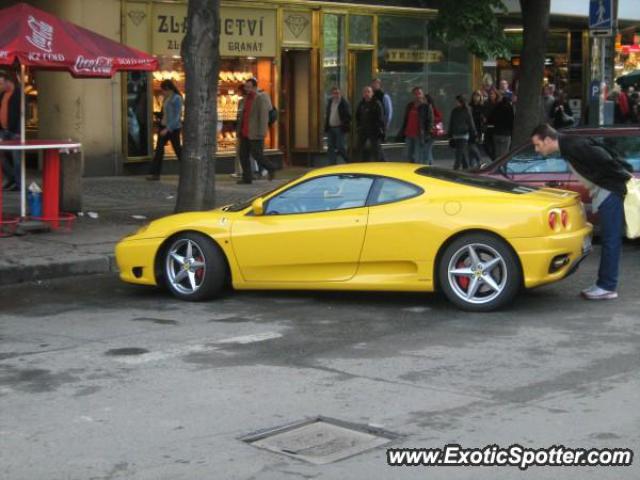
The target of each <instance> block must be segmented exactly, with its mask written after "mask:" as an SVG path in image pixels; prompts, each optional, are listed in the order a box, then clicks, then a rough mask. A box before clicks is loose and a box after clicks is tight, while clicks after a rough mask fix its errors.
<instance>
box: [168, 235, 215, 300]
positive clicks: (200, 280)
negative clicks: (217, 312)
mask: <svg viewBox="0 0 640 480" xmlns="http://www.w3.org/2000/svg"><path fill="white" fill-rule="evenodd" d="M163 273H164V275H163V278H164V281H165V284H166V286H167V287H168V288H169V290H170V291H171V293H172V294H173V295H174V296H176V297H178V298H180V299H181V300H190V301H198V300H206V299H209V298H212V297H213V296H215V295H216V294H218V293H219V292H220V291H221V290H222V288H223V287H224V285H225V281H226V275H227V269H226V262H225V260H224V257H223V254H222V252H220V250H219V249H218V247H217V246H216V245H214V243H213V241H212V240H210V239H209V238H207V237H206V236H204V235H202V234H199V233H193V232H187V233H183V234H179V235H177V236H175V237H174V238H172V239H171V241H170V242H169V244H168V245H167V247H166V249H165V250H164V272H163Z"/></svg>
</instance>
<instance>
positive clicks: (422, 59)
mask: <svg viewBox="0 0 640 480" xmlns="http://www.w3.org/2000/svg"><path fill="white" fill-rule="evenodd" d="M378 38H379V42H378V43H379V48H378V52H377V55H378V75H377V76H378V77H380V79H381V80H382V89H383V90H384V91H385V92H386V93H388V94H389V96H390V97H391V101H392V102H393V117H392V119H391V126H390V127H389V132H388V133H391V134H393V135H395V134H396V133H397V132H398V131H399V130H400V127H401V126H402V122H403V120H404V119H403V114H404V108H405V106H406V105H407V103H409V102H410V101H411V100H412V99H413V97H412V95H411V89H412V88H413V87H416V86H419V87H422V89H423V90H424V92H425V93H429V94H430V95H431V97H432V98H433V100H434V102H435V105H436V108H437V109H438V110H439V111H440V113H441V114H442V116H443V122H444V125H445V128H446V125H447V122H448V121H449V115H450V113H451V110H452V109H453V107H454V106H455V98H456V95H458V94H460V93H468V92H470V91H471V86H472V77H471V70H472V69H471V55H470V54H469V52H468V50H467V49H466V48H465V46H464V45H462V44H460V43H451V42H448V43H445V42H442V41H440V40H438V39H436V38H435V36H434V35H433V34H432V33H431V30H430V28H429V21H428V20H427V19H426V18H420V17H404V16H396V15H380V16H379V17H378ZM391 140H393V138H391Z"/></svg>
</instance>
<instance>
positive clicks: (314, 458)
mask: <svg viewBox="0 0 640 480" xmlns="http://www.w3.org/2000/svg"><path fill="white" fill-rule="evenodd" d="M398 437H399V436H398V435H396V434H394V433H391V432H387V431H384V430H381V429H377V428H373V427H370V426H367V425H356V424H352V423H347V422H343V421H341V420H335V419H331V418H327V417H315V418H313V419H309V420H303V421H301V422H296V423H292V424H289V425H285V426H281V427H276V428H272V429H269V430H264V431H261V432H256V433H253V434H250V435H247V436H245V437H242V438H241V439H240V440H242V441H244V442H247V443H249V444H251V445H253V446H255V447H259V448H264V449H266V450H270V451H272V452H275V453H280V454H284V455H288V456H290V457H294V458H298V459H300V460H304V461H306V462H310V463H314V464H316V465H323V464H326V463H332V462H337V461H338V460H342V459H345V458H348V457H352V456H354V455H357V454H359V453H362V452H364V451H366V450H370V449H372V448H376V447H380V446H382V445H385V444H387V443H389V442H391V441H393V440H395V439H396V438H398Z"/></svg>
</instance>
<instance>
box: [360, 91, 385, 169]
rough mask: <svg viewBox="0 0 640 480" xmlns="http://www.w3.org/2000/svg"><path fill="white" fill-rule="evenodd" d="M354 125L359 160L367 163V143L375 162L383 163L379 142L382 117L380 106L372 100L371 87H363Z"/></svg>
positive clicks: (382, 125)
mask: <svg viewBox="0 0 640 480" xmlns="http://www.w3.org/2000/svg"><path fill="white" fill-rule="evenodd" d="M356 124H357V129H358V145H357V146H356V150H358V151H359V152H360V159H361V161H363V162H368V161H369V151H368V149H367V148H366V146H367V143H369V144H370V146H371V150H373V158H374V160H375V161H384V159H383V156H382V146H381V145H380V142H381V141H382V139H383V138H384V132H385V130H384V115H383V111H382V104H381V103H380V102H379V101H377V100H376V99H375V98H373V90H372V89H371V87H364V89H363V90H362V100H361V101H360V103H359V104H358V108H357V110H356Z"/></svg>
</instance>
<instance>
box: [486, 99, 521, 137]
mask: <svg viewBox="0 0 640 480" xmlns="http://www.w3.org/2000/svg"><path fill="white" fill-rule="evenodd" d="M514 117H515V115H514V113H513V106H512V105H511V102H510V101H509V100H507V99H506V98H503V99H502V101H501V102H499V103H498V104H497V105H496V106H495V107H493V110H491V113H490V114H489V118H488V119H487V123H488V124H489V125H493V134H494V135H504V136H507V137H510V136H511V135H512V134H513V120H514Z"/></svg>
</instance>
